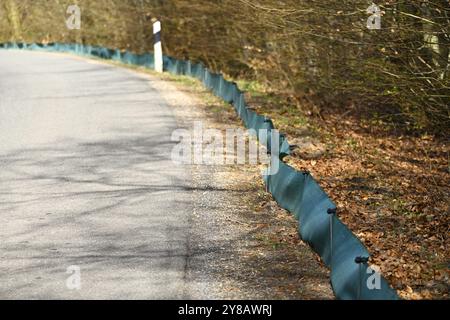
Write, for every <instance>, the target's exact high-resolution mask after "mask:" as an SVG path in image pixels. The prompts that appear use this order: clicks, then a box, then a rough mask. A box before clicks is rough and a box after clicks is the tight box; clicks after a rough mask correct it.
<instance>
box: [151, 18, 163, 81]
mask: <svg viewBox="0 0 450 320" xmlns="http://www.w3.org/2000/svg"><path fill="white" fill-rule="evenodd" d="M153 36H154V44H153V50H154V55H155V71H156V72H163V54H162V45H161V22H160V21H156V22H155V23H153Z"/></svg>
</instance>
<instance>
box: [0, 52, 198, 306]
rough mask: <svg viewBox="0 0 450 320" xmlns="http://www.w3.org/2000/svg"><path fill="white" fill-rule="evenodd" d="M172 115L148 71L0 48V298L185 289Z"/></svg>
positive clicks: (155, 294)
mask: <svg viewBox="0 0 450 320" xmlns="http://www.w3.org/2000/svg"><path fill="white" fill-rule="evenodd" d="M176 127H177V125H176V122H175V119H174V116H173V114H172V112H171V110H170V109H169V107H168V106H167V105H166V103H165V101H164V100H163V99H162V98H161V97H160V95H159V94H158V92H157V91H156V90H155V89H153V88H152V86H151V81H149V80H148V78H146V77H144V76H140V75H138V74H136V73H133V72H131V71H128V70H125V69H121V68H116V67H113V66H108V65H104V64H98V63H93V62H89V61H86V60H83V59H80V58H75V57H70V56H64V55H58V54H46V53H36V52H26V51H0V133H1V134H0V246H1V247H0V299H14V298H26V299H29V298H31V299H66V298H73V299H78V298H81V299H88V298H89V299H92V298H93V299H97V298H105V299H112V298H117V299H165V298H189V288H188V286H187V285H186V281H185V278H186V260H187V256H188V245H187V238H188V235H187V232H188V224H189V223H188V214H187V212H189V210H190V206H191V200H190V187H189V185H190V179H191V177H190V173H189V170H186V168H183V167H180V166H176V165H174V164H173V163H172V161H171V160H170V152H171V148H172V146H173V143H172V142H171V141H170V137H171V133H172V131H173V130H174V129H176ZM70 266H77V267H79V268H80V272H81V273H80V279H81V289H79V290H78V289H69V288H68V287H67V283H66V281H67V279H68V277H69V276H70V274H69V273H66V271H67V268H68V267H70ZM71 279H74V278H73V277H72V278H71ZM75 280H76V279H75ZM74 284H76V282H75V283H74Z"/></svg>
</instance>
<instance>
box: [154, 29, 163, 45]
mask: <svg viewBox="0 0 450 320" xmlns="http://www.w3.org/2000/svg"><path fill="white" fill-rule="evenodd" d="M153 35H154V42H153V44H157V43H158V42H161V31H159V32H157V33H155V34H153Z"/></svg>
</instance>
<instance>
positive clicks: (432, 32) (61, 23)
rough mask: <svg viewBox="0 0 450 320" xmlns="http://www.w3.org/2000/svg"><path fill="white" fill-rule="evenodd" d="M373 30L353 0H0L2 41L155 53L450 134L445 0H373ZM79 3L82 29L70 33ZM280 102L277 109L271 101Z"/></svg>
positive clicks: (323, 106) (449, 29)
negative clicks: (155, 47)
mask: <svg viewBox="0 0 450 320" xmlns="http://www.w3.org/2000/svg"><path fill="white" fill-rule="evenodd" d="M375 3H376V4H377V5H379V7H380V8H381V9H382V29H381V30H369V29H367V27H366V21H367V19H368V17H369V15H368V14H367V12H366V9H367V7H368V6H369V5H370V4H371V2H370V1H369V2H368V1H358V0H352V1H350V0H315V1H312V0H282V1H279V0H214V1H212V0H210V1H207V0H195V1H187V0H98V1H92V0H78V1H77V0H69V1H66V0H0V41H1V42H6V41H25V42H75V41H77V42H83V43H87V44H98V45H103V46H107V47H112V48H121V49H128V50H132V51H135V52H143V51H150V50H152V28H151V23H152V18H158V19H160V20H161V21H162V22H163V46H164V50H165V53H166V54H169V55H172V56H176V57H178V58H189V59H192V60H197V61H199V60H200V61H203V62H204V63H206V64H207V65H208V66H209V67H210V68H212V69H214V70H217V71H222V72H224V73H225V74H228V75H229V76H231V77H234V78H246V79H250V80H256V81H258V82H259V83H261V84H263V85H265V86H266V87H267V88H270V90H271V91H273V92H277V93H278V94H280V93H281V94H283V95H285V96H286V97H289V99H292V101H294V102H296V103H299V102H300V101H309V102H311V104H313V105H314V106H315V107H316V108H317V109H318V113H321V112H326V110H327V109H328V108H340V109H342V112H343V113H344V112H345V111H346V110H353V111H355V110H356V111H357V112H360V113H363V114H367V115H369V116H373V117H380V118H382V119H383V120H385V121H388V122H393V123H396V124H397V125H398V126H402V127H404V128H407V130H409V131H410V132H411V131H412V132H423V131H427V132H435V133H436V132H440V133H441V134H442V133H444V134H445V133H446V132H447V133H446V134H448V128H449V127H450V119H449V118H450V117H449V115H450V108H449V105H450V60H449V53H450V52H449V50H450V1H448V0H432V1H391V0H389V1H375ZM70 4H78V5H79V6H80V7H81V10H82V27H81V30H74V31H71V30H68V29H67V28H66V25H65V20H66V17H67V14H66V8H67V6H68V5H70ZM274 107H276V106H274Z"/></svg>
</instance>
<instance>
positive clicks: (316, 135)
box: [239, 81, 450, 299]
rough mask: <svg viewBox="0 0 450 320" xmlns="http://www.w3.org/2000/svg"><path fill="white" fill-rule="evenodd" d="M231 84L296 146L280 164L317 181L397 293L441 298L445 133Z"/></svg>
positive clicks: (447, 166) (445, 276) (447, 188)
mask: <svg viewBox="0 0 450 320" xmlns="http://www.w3.org/2000/svg"><path fill="white" fill-rule="evenodd" d="M239 84H240V87H241V89H243V90H245V91H247V93H246V101H247V102H248V104H249V105H250V106H251V107H252V108H253V109H254V110H256V111H257V112H259V113H261V114H265V115H268V116H269V117H271V118H272V119H273V121H274V123H275V127H276V128H278V129H279V130H280V132H283V133H286V134H287V138H288V141H289V142H290V144H291V145H292V144H294V145H298V146H299V147H298V148H297V149H296V151H295V152H294V153H293V154H292V155H291V156H290V157H288V158H286V161H287V163H289V164H290V165H292V166H293V167H295V168H297V169H304V168H305V169H307V170H308V171H310V172H311V174H312V175H313V176H314V177H315V178H316V179H317V180H318V181H319V184H320V185H321V186H322V187H323V188H324V190H325V191H326V192H327V193H328V194H329V195H330V197H331V198H332V199H333V200H334V202H335V203H336V204H337V207H338V215H339V217H340V218H341V219H342V220H343V222H344V223H345V224H347V225H348V226H349V227H350V229H351V230H352V231H353V232H354V233H355V234H356V235H357V236H358V237H359V238H360V239H361V240H362V241H363V243H364V244H365V245H366V246H367V248H368V249H369V252H370V253H371V254H372V258H371V263H372V264H375V265H377V266H378V267H380V269H381V272H382V274H383V275H384V276H385V277H386V278H387V279H388V281H389V283H390V284H391V285H392V286H393V287H394V288H395V289H396V290H397V291H398V292H399V294H400V296H401V297H402V298H405V299H449V287H450V285H449V275H450V272H449V267H450V246H449V238H448V235H449V228H450V179H449V178H450V162H449V160H450V143H449V142H450V141H449V140H448V135H446V136H447V138H443V137H436V136H432V135H427V134H422V135H412V134H410V133H407V132H406V131H405V130H401V129H400V128H396V127H395V126H393V125H392V124H391V123H388V122H385V121H383V120H382V118H381V117H373V116H370V112H367V113H364V112H360V111H359V112H358V111H357V110H356V108H355V109H351V108H350V109H349V110H348V111H346V112H343V111H341V110H338V109H336V108H327V112H320V111H317V108H315V107H314V105H312V104H311V103H310V102H307V101H306V100H305V102H304V103H302V102H300V103H298V102H297V103H293V102H292V100H290V101H289V99H287V98H286V96H282V95H277V94H274V93H270V92H268V91H267V90H265V89H264V88H263V87H262V86H260V85H257V84H255V83H251V82H243V81H242V82H240V83H239ZM319 110H320V109H319ZM444 136H445V135H444Z"/></svg>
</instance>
